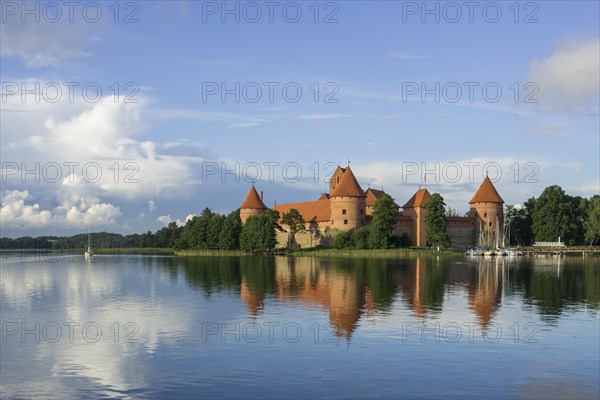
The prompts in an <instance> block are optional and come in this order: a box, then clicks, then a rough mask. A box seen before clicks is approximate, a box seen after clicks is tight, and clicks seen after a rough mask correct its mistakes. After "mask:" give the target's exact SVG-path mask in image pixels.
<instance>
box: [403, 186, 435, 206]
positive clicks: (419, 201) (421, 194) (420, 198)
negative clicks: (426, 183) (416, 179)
mask: <svg viewBox="0 0 600 400" xmlns="http://www.w3.org/2000/svg"><path fill="white" fill-rule="evenodd" d="M429 196H431V194H430V193H429V190H427V189H419V190H417V192H416V193H415V194H413V197H411V198H410V200H408V201H407V202H406V204H405V205H403V206H402V208H415V207H425V205H426V204H427V201H429Z"/></svg>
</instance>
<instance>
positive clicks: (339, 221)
mask: <svg viewBox="0 0 600 400" xmlns="http://www.w3.org/2000/svg"><path fill="white" fill-rule="evenodd" d="M330 204H331V228H333V229H339V230H341V231H348V230H350V229H354V228H359V227H361V226H363V225H364V221H365V216H366V204H365V198H364V197H347V196H340V197H332V198H331V203H330ZM344 210H345V213H344ZM344 221H347V223H344Z"/></svg>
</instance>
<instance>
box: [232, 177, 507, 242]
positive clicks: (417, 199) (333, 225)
mask: <svg viewBox="0 0 600 400" xmlns="http://www.w3.org/2000/svg"><path fill="white" fill-rule="evenodd" d="M384 194H385V192H384V191H383V190H375V189H371V188H369V189H367V190H366V191H364V190H363V189H362V188H361V186H360V185H359V183H358V181H357V180H356V177H355V176H354V173H353V172H352V170H351V169H350V167H346V168H342V167H340V166H338V167H337V168H336V170H335V172H334V173H333V175H332V176H331V179H330V181H329V193H323V194H321V196H320V197H319V198H318V199H317V200H313V201H305V202H299V203H289V204H278V205H275V206H274V207H273V210H275V211H278V212H279V215H280V216H283V214H284V213H287V212H289V211H290V210H291V209H293V208H295V209H296V210H298V212H299V213H300V214H301V215H302V217H303V218H304V221H305V222H306V232H300V233H298V234H297V235H296V242H297V243H298V244H300V245H301V246H302V247H312V246H316V245H318V244H326V243H324V242H323V241H324V240H326V238H327V237H330V236H331V235H333V236H335V233H336V232H339V231H349V230H352V229H357V228H360V227H362V226H366V225H368V224H369V223H370V222H371V219H372V216H373V206H374V205H375V202H376V201H377V199H379V198H380V197H381V196H383V195H384ZM429 197H430V193H429V191H428V190H427V189H423V188H421V189H419V190H417V192H416V193H415V194H414V195H413V196H412V197H411V198H410V199H409V200H408V201H407V202H406V203H405V204H404V205H403V206H402V207H401V208H402V210H400V206H398V205H396V206H397V207H398V209H399V210H400V211H401V212H400V216H399V217H398V220H397V223H396V233H398V234H403V233H406V234H407V235H408V236H409V237H410V238H411V243H412V244H413V245H416V246H426V245H427V232H426V230H425V215H426V213H427V210H426V206H427V202H428V201H429ZM503 206H504V200H502V198H501V197H500V195H499V194H498V192H497V191H496V188H495V187H494V185H493V183H492V181H491V180H490V179H489V178H488V177H487V176H486V178H485V179H484V180H483V182H482V184H481V186H479V189H478V190H477V192H476V193H475V195H474V196H473V198H472V199H471V201H469V213H468V215H467V216H465V217H447V218H448V235H449V236H450V243H451V246H452V247H454V248H465V247H468V246H470V245H473V244H475V243H482V242H484V243H489V244H493V243H495V241H496V237H497V235H498V233H497V231H498V229H500V230H501V229H502V226H503V223H504V212H503ZM267 209H268V207H267V206H266V205H265V203H264V202H263V193H262V192H260V194H259V193H258V192H257V191H256V189H255V188H254V185H252V187H251V188H250V191H249V192H248V195H247V196H246V199H245V200H244V201H243V202H242V204H241V205H240V218H241V220H242V223H245V222H246V220H247V219H248V218H249V217H250V216H252V215H260V214H262V213H264V212H265V211H266V210H267ZM328 234H331V235H328ZM500 234H501V232H500ZM287 240H288V239H287V227H286V225H282V231H281V232H280V233H279V234H278V242H279V244H280V245H285V244H286V243H287Z"/></svg>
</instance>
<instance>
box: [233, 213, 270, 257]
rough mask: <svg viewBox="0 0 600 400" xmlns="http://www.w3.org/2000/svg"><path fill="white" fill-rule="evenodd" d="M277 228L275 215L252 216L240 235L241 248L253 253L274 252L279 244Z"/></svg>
mask: <svg viewBox="0 0 600 400" xmlns="http://www.w3.org/2000/svg"><path fill="white" fill-rule="evenodd" d="M275 228H276V225H275V222H274V215H273V213H268V212H266V213H264V214H261V215H252V216H250V217H249V218H248V219H247V220H246V223H245V224H244V226H243V228H242V233H241V234H240V248H241V249H242V250H244V251H250V252H252V253H264V252H267V251H271V250H273V249H274V248H275V245H276V244H277V239H276V236H275Z"/></svg>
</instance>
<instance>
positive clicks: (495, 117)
mask: <svg viewBox="0 0 600 400" xmlns="http://www.w3.org/2000/svg"><path fill="white" fill-rule="evenodd" d="M23 4H24V3H21V2H3V3H2V25H1V26H2V32H1V33H2V35H1V52H0V57H1V62H2V69H1V72H0V75H1V80H2V103H1V107H2V108H1V125H0V128H1V133H2V139H1V144H2V147H1V156H2V214H1V217H2V236H21V235H39V234H67V233H73V232H80V231H83V230H85V226H86V225H89V226H90V227H91V229H92V230H95V231H96V230H108V231H115V232H123V233H131V232H142V231H146V230H156V229H158V228H160V227H161V226H163V225H164V224H165V223H167V222H168V221H171V220H179V221H184V220H185V218H186V217H188V216H189V215H191V214H197V213H199V212H201V210H202V209H203V208H204V207H210V208H212V209H213V210H216V211H219V212H223V213H226V212H230V211H231V210H233V209H235V208H237V207H238V206H239V204H240V203H241V201H242V200H243V198H244V196H245V194H246V193H247V191H248V189H249V186H250V181H251V180H252V178H253V177H255V175H256V171H257V166H258V167H259V169H260V171H261V176H260V179H258V180H257V182H256V186H257V188H258V189H259V190H263V191H264V192H265V202H266V203H267V205H273V204H274V202H275V201H277V202H278V203H282V202H288V201H304V200H311V199H314V198H316V197H317V196H318V195H319V193H321V192H322V191H324V190H326V185H325V184H324V183H323V182H324V180H326V177H327V174H328V173H331V172H332V170H333V168H332V166H333V164H335V163H338V162H339V163H341V164H342V165H343V166H345V165H346V164H347V162H348V160H350V162H351V164H350V165H351V166H352V168H353V170H354V171H355V174H356V175H357V177H358V180H359V182H360V183H361V184H362V185H363V187H365V188H366V187H368V185H371V186H372V187H375V188H381V187H383V188H384V189H385V190H386V191H387V192H389V193H390V194H392V196H394V197H395V198H396V200H397V202H398V203H400V204H403V203H404V202H405V201H406V200H408V198H410V196H411V195H412V193H414V191H415V190H416V189H417V188H418V187H419V186H420V185H427V187H428V189H429V190H430V191H432V192H439V193H441V194H442V195H443V196H444V198H445V199H446V202H447V204H448V205H449V206H451V207H453V208H456V209H457V210H458V211H459V212H464V211H466V210H467V208H468V206H467V203H468V201H469V199H470V197H471V196H472V195H473V193H474V191H475V190H476V188H477V186H478V185H479V184H480V182H481V180H482V179H483V176H484V175H485V171H486V170H487V171H488V172H489V174H490V177H491V178H493V180H494V181H495V184H496V186H497V188H498V190H499V192H500V193H501V195H502V196H503V198H504V200H505V201H506V202H507V203H508V204H515V203H522V202H523V201H525V200H526V199H527V198H529V197H531V196H537V195H539V193H541V191H542V190H543V189H544V188H545V187H546V186H549V185H554V184H558V185H561V186H562V187H563V188H564V189H565V190H566V191H567V192H568V193H570V194H573V195H581V196H586V197H589V196H591V195H594V194H598V192H599V191H600V182H599V181H600V164H599V162H600V161H599V158H600V155H599V154H600V138H599V136H600V127H599V86H600V82H599V76H600V68H599V59H600V42H599V37H600V33H599V29H600V28H599V22H598V21H599V17H600V10H599V3H598V2H595V1H581V2H573V1H569V2H566V1H544V2H473V3H469V4H472V7H473V8H472V9H471V10H470V9H469V6H468V5H465V2H427V3H423V2H402V1H396V2H394V1H368V2H367V1H339V2H314V1H309V2H277V1H275V2H272V3H265V2H227V3H222V2H201V1H193V2H178V1H169V2H166V1H152V2H120V3H117V5H118V7H115V5H114V4H115V3H89V2H81V3H80V2H75V6H73V7H74V8H73V9H72V10H69V6H68V5H67V4H65V3H63V2H56V3H52V6H47V3H37V2H29V3H27V4H26V5H25V6H24V5H23ZM269 4H270V5H269ZM25 7H27V9H25ZM224 7H226V8H227V10H233V12H232V13H226V11H227V10H226V9H225V8H224ZM269 7H273V8H272V10H273V14H272V17H270V15H269V11H270V10H269ZM117 8H118V11H119V13H118V15H116V14H115V12H116V10H117ZM426 8H427V9H426ZM98 9H100V10H101V15H99V14H97V13H96V11H98ZM317 9H318V15H316V14H315V13H316V10H317ZM28 10H29V11H28ZM84 10H85V12H84ZM256 10H260V12H261V15H260V16H257V14H256ZM284 10H285V11H284ZM298 10H300V11H301V15H298V14H297V11H298ZM428 10H429V11H432V12H430V13H427V11H428ZM69 11H72V21H71V20H70V19H71V17H70V15H69ZM458 11H459V12H460V15H459V14H457V12H458ZM498 11H499V12H500V14H498V13H497V12H498ZM517 11H518V14H517ZM470 12H472V14H471V15H469V14H470ZM59 14H60V15H59ZM36 17H37V18H38V19H39V22H38V21H36ZM236 17H237V18H238V19H239V21H236ZM270 18H272V22H270ZM436 18H437V20H436ZM252 19H256V22H252V21H251V20H252ZM294 19H297V22H291V21H293V20H294ZM315 19H316V21H317V22H315ZM94 20H96V22H93V21H94ZM326 20H327V22H326ZM453 20H454V21H455V22H452V21H453ZM471 20H472V21H471ZM494 20H496V22H493V21H494ZM23 21H24V22H23ZM53 21H55V22H53ZM66 82H67V83H66ZM68 82H72V83H68ZM69 85H71V86H69ZM236 85H237V86H236ZM69 87H72V88H73V96H72V98H69ZM83 87H86V88H87V90H88V91H87V92H84V91H83V90H82V88H83ZM36 88H37V89H39V90H40V92H41V93H40V94H39V95H38V96H37V97H36V94H34V92H35V91H36ZM57 88H58V89H57ZM97 88H99V89H100V90H101V92H102V95H101V96H97V98H95V97H96V96H95V94H96V92H95V90H96V89H97ZM117 88H118V93H117ZM257 88H258V89H260V93H261V97H260V98H259V97H258V92H257ZM270 88H271V89H270ZM283 88H286V89H285V90H284V89H283ZM317 88H318V90H317ZM484 88H486V89H485V91H484ZM223 89H225V90H229V92H227V93H228V94H226V95H224V96H223ZM298 89H299V90H301V96H296V94H297V93H298ZM24 90H30V92H24ZM59 90H60V93H59ZM270 90H272V92H270ZM459 90H460V91H459ZM470 90H472V91H470ZM498 90H500V91H501V92H498ZM517 90H518V92H517ZM317 92H318V98H315V94H316V93H317ZM269 95H271V96H272V98H269ZM236 97H237V99H236ZM132 101H135V102H132ZM36 163H38V164H36ZM37 165H39V167H37ZM70 166H72V167H70ZM70 168H71V169H70ZM24 169H25V170H30V171H33V172H30V173H29V174H27V173H26V172H24V171H23V170H24ZM221 169H225V170H228V171H231V172H230V173H228V174H223V173H222V172H223V171H221ZM424 170H427V171H429V172H428V173H427V174H423V171H424ZM98 171H99V172H101V176H98V177H96V172H98ZM117 172H118V174H117ZM270 172H271V173H272V174H273V176H272V177H271V178H272V179H269V173H270ZM500 172H501V174H499V173H500ZM315 178H316V179H315ZM315 181H317V182H315ZM425 181H426V182H425Z"/></svg>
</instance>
